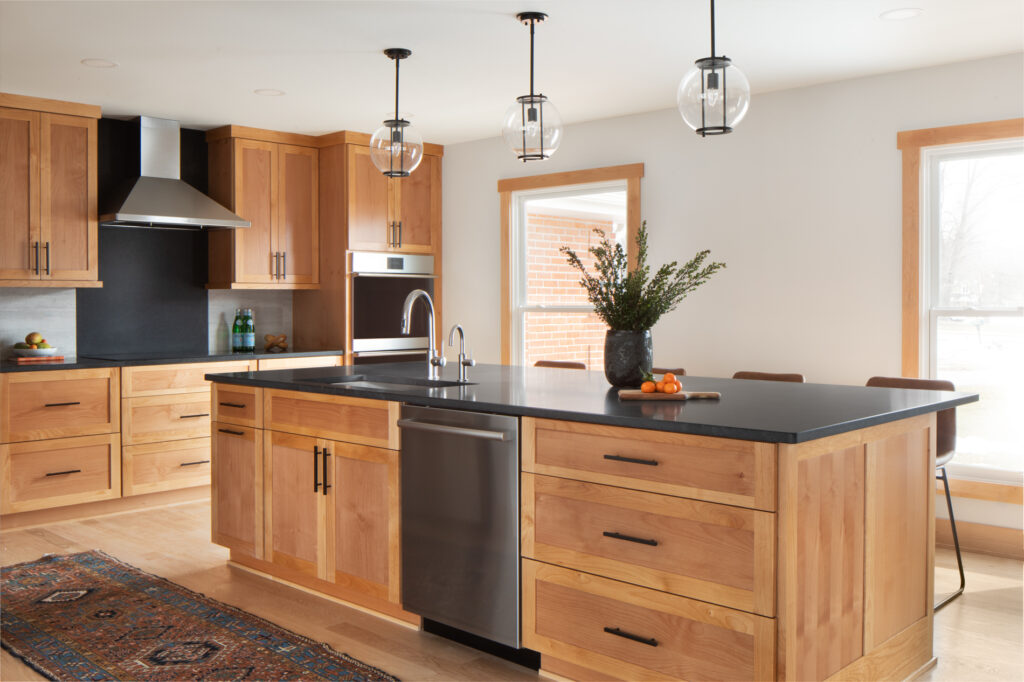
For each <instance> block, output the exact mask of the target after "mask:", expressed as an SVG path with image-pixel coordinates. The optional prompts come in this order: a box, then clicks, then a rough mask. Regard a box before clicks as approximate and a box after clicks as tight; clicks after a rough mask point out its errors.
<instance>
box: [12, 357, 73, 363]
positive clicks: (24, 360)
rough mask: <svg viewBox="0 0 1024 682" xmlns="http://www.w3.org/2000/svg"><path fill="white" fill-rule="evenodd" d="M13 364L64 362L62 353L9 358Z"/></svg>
mask: <svg viewBox="0 0 1024 682" xmlns="http://www.w3.org/2000/svg"><path fill="white" fill-rule="evenodd" d="M11 362H12V363H14V364H15V365H52V364H57V363H63V362H64V356H63V355H36V356H32V357H16V358H11Z"/></svg>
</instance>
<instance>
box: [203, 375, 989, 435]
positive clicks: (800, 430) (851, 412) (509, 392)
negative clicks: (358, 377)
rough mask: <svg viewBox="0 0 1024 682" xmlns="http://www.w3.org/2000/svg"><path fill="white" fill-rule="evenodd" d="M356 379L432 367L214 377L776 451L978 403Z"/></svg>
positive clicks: (777, 386)
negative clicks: (629, 395) (645, 393)
mask: <svg viewBox="0 0 1024 682" xmlns="http://www.w3.org/2000/svg"><path fill="white" fill-rule="evenodd" d="M353 374H362V375H367V376H370V377H382V376H388V377H415V378H420V379H423V378H426V363H424V362H405V363H388V364H374V365H360V366H346V367H325V368H311V369H282V370H271V371H263V372H236V373H232V374H207V375H206V378H207V379H211V380H213V381H216V382H221V383H228V384H238V385H243V386H262V387H264V388H278V389H284V390H290V391H303V392H308V393H326V394H332V395H341V396H352V397H360V398H373V399H377V400H394V401H399V402H406V403H410V404H415V405H427V406H433V407H447V408H451V409H457V410H476V411H479V412H493V413H497V414H508V415H515V416H530V417H544V418H549V419H565V420H569V421H580V422H591V423H595V424H612V425H615V426H631V427H636V428H643V429H655V430H660V431H674V432H677V433H691V434H697V435H702V436H717V437H722V438H737V439H741V440H752V441H764V442H772V443H802V442H804V441H808V440H814V439H816V438H823V437H825V436H831V435H834V434H837V433H844V432H846V431H854V430H857V429H862V428H865V427H868V426H874V425H875V424H883V423H885V422H890V421H895V420H897V419H905V418H907V417H912V416H915V415H919V414H926V413H928V412H935V411H938V410H941V409H945V408H949V407H955V406H957V405H963V404H966V403H971V402H975V401H977V400H978V395H977V394H975V393H953V392H948V391H917V390H905V389H889V388H867V387H864V386H840V385H832V384H796V383H787V382H776V381H749V380H740V379H718V378H714V377H696V376H684V377H680V381H681V382H682V384H683V390H686V391H718V392H720V393H721V394H722V397H721V399H719V400H688V401H629V402H622V401H620V400H619V399H618V395H617V393H616V391H615V389H613V388H611V387H610V386H609V385H608V382H607V381H606V380H605V378H604V374H603V373H601V372H588V371H581V370H568V369H549V368H540V367H519V366H506V365H479V366H477V367H473V368H470V371H469V381H470V382H471V383H470V384H468V385H461V386H453V387H448V388H427V387H420V386H395V390H372V389H358V388H352V387H346V386H345V385H344V384H340V385H331V384H330V380H331V378H332V377H334V378H337V377H345V376H349V375H353ZM442 378H443V379H446V380H454V379H456V378H457V370H456V368H454V367H447V368H445V369H444V370H443V372H442Z"/></svg>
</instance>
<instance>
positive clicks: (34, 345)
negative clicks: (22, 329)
mask: <svg viewBox="0 0 1024 682" xmlns="http://www.w3.org/2000/svg"><path fill="white" fill-rule="evenodd" d="M13 351H14V354H15V355H20V356H21V357H24V358H32V357H43V356H47V355H56V354H57V349H56V348H54V347H53V346H51V345H50V344H48V343H47V342H46V339H44V338H43V335H42V334H40V333H39V332H32V333H31V334H28V335H27V336H26V337H25V341H24V342H21V343H16V344H14V348H13Z"/></svg>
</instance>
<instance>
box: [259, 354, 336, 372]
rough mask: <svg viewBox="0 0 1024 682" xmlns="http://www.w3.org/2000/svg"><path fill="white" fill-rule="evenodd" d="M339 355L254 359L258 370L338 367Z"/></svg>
mask: <svg viewBox="0 0 1024 682" xmlns="http://www.w3.org/2000/svg"><path fill="white" fill-rule="evenodd" d="M342 359H343V358H342V356H340V355H316V356H312V357H300V358H260V359H259V360H257V361H256V363H257V368H258V369H259V370H260V371H263V370H266V369H302V368H304V367H338V366H339V365H341V361H342Z"/></svg>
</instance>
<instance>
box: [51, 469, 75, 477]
mask: <svg viewBox="0 0 1024 682" xmlns="http://www.w3.org/2000/svg"><path fill="white" fill-rule="evenodd" d="M80 473H82V470H81V469H68V470H67V471H53V472H51V473H48V474H46V475H47V476H64V475H65V474H80Z"/></svg>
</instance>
